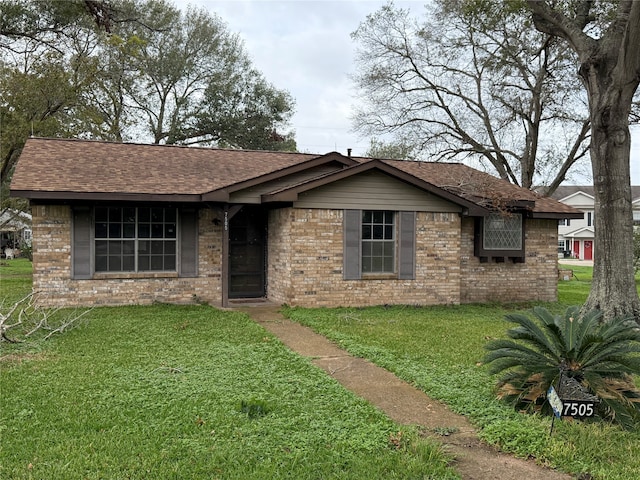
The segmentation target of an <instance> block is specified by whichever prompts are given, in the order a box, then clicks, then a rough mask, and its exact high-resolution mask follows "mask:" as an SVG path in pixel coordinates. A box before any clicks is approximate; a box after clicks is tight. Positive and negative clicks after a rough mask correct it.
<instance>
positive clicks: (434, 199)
mask: <svg viewBox="0 0 640 480" xmlns="http://www.w3.org/2000/svg"><path fill="white" fill-rule="evenodd" d="M294 207H296V208H331V209H343V208H346V209H351V208H355V209H378V210H409V211H422V212H460V211H461V208H460V207H459V206H458V205H455V204H453V203H451V202H449V201H446V200H444V199H442V198H440V197H438V196H436V195H433V194H430V193H428V192H425V191H423V190H420V189H418V188H416V187H413V186H410V185H408V184H406V183H404V182H402V181H400V180H396V179H394V178H391V177H390V176H388V175H385V174H383V173H380V172H366V173H362V174H360V175H356V176H353V177H351V178H347V179H344V180H340V181H337V182H334V183H331V184H329V185H325V186H322V187H318V188H316V189H313V190H310V191H309V192H304V193H301V194H300V196H299V198H298V201H297V202H295V203H294Z"/></svg>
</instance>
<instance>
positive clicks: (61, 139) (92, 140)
mask: <svg viewBox="0 0 640 480" xmlns="http://www.w3.org/2000/svg"><path fill="white" fill-rule="evenodd" d="M28 140H44V141H56V142H74V143H100V144H105V145H128V146H140V147H173V148H189V149H195V150H217V151H221V152H248V153H274V154H278V155H305V156H310V157H320V156H323V155H326V154H325V153H308V152H290V151H286V150H256V149H244V148H220V147H205V146H202V145H180V144H174V143H172V144H167V143H142V142H117V141H115V140H103V139H99V138H89V139H87V138H64V137H29V138H28ZM329 153H338V154H340V153H339V152H329ZM340 155H341V154H340ZM364 158H367V157H364Z"/></svg>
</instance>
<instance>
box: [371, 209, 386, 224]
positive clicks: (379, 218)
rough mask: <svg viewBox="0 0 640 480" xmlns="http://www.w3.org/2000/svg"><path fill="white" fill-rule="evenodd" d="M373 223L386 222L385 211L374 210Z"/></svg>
mask: <svg viewBox="0 0 640 480" xmlns="http://www.w3.org/2000/svg"><path fill="white" fill-rule="evenodd" d="M373 223H384V212H381V211H379V210H376V211H374V212H373Z"/></svg>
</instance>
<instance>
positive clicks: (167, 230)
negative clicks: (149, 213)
mask: <svg viewBox="0 0 640 480" xmlns="http://www.w3.org/2000/svg"><path fill="white" fill-rule="evenodd" d="M164 238H176V224H175V223H166V224H165V226H164Z"/></svg>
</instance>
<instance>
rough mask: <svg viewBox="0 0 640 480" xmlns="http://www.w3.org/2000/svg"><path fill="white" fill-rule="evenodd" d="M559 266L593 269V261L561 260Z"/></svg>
mask: <svg viewBox="0 0 640 480" xmlns="http://www.w3.org/2000/svg"><path fill="white" fill-rule="evenodd" d="M558 264H559V265H579V266H582V267H593V260H578V259H575V258H559V259H558Z"/></svg>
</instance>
